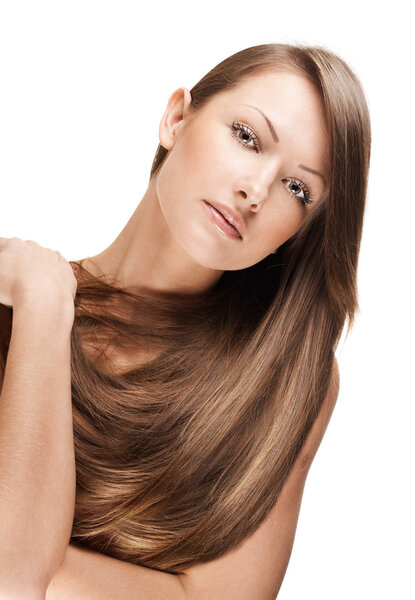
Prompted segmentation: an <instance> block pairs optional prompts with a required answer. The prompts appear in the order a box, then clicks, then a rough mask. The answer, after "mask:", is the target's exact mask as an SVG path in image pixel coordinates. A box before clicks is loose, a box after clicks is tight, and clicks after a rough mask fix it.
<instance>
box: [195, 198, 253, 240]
mask: <svg viewBox="0 0 415 600" xmlns="http://www.w3.org/2000/svg"><path fill="white" fill-rule="evenodd" d="M203 203H204V204H205V206H206V207H207V208H208V210H209V215H210V217H211V218H212V220H213V221H214V222H215V224H216V226H217V227H218V228H219V229H220V230H221V231H222V232H223V233H226V234H227V235H230V236H231V237H233V238H239V239H241V240H242V239H243V236H242V233H243V232H244V222H243V220H242V219H241V218H240V217H239V216H238V215H237V214H236V213H235V212H233V211H232V210H231V209H230V208H229V207H228V206H225V205H223V204H219V203H217V202H215V204H212V203H211V202H208V201H207V200H203Z"/></svg>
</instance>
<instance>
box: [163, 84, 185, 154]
mask: <svg viewBox="0 0 415 600" xmlns="http://www.w3.org/2000/svg"><path fill="white" fill-rule="evenodd" d="M191 100H192V96H191V94H190V92H189V90H188V89H187V88H185V87H181V88H178V89H177V90H175V91H174V92H173V93H172V95H171V96H170V98H169V102H168V104H167V108H166V111H165V113H164V115H163V117H162V119H161V121H160V126H159V138H160V144H161V145H162V146H163V147H164V148H166V150H171V149H172V148H173V146H174V144H175V141H176V136H177V132H178V130H179V129H180V128H181V126H182V125H183V124H184V122H185V119H186V117H187V116H188V114H189V106H190V102H191Z"/></svg>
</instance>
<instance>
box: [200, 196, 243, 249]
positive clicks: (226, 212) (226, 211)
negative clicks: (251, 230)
mask: <svg viewBox="0 0 415 600" xmlns="http://www.w3.org/2000/svg"><path fill="white" fill-rule="evenodd" d="M203 202H205V203H206V204H210V206H213V208H215V209H216V210H217V211H218V212H220V214H221V215H222V216H223V217H224V218H225V219H226V221H228V223H230V224H231V225H233V226H234V227H235V229H236V230H237V231H238V233H239V235H240V236H241V238H242V239H243V238H244V235H245V223H244V221H243V219H242V218H241V217H240V216H239V215H238V214H237V213H236V212H235V211H234V210H232V209H231V208H229V206H226V204H221V203H220V202H214V203H213V202H208V201H207V200H203Z"/></svg>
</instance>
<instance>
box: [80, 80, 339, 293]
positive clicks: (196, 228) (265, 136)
mask: <svg viewBox="0 0 415 600" xmlns="http://www.w3.org/2000/svg"><path fill="white" fill-rule="evenodd" d="M190 101H191V96H190V92H189V90H188V89H187V88H184V87H181V88H178V89H177V90H175V91H174V92H173V93H172V95H171V96H170V99H169V102H168V105H167V108H166V111H165V113H164V115H163V117H162V119H161V122H160V126H159V140H160V144H161V145H162V146H164V147H165V148H166V149H167V150H168V151H169V154H168V155H167V157H166V159H165V161H164V163H163V165H162V166H161V169H160V171H159V172H158V174H157V176H156V177H155V178H154V179H153V181H151V182H150V184H149V186H148V189H147V190H146V192H145V194H144V196H143V198H142V200H141V201H140V203H139V204H138V206H137V208H136V209H135V211H134V213H133V215H132V216H131V218H130V220H129V221H128V223H127V224H126V225H125V227H124V229H123V230H122V231H121V233H120V234H119V235H118V236H117V238H116V239H115V241H114V242H113V243H112V244H111V245H110V246H109V247H108V248H107V249H106V250H104V251H103V252H101V253H99V254H97V255H96V256H93V257H88V258H86V259H85V260H84V263H83V264H84V267H85V268H86V269H88V270H89V271H90V272H91V273H93V274H95V275H97V274H102V273H103V274H105V275H110V276H111V279H112V278H115V279H116V280H117V281H118V282H119V284H120V285H122V286H124V287H125V288H127V289H131V290H135V291H140V292H141V293H148V294H150V295H151V294H155V295H157V293H159V292H164V291H168V292H180V293H187V294H198V293H203V292H204V291H207V290H208V289H209V288H211V287H212V286H213V285H214V284H215V283H216V282H217V281H218V279H219V278H220V276H221V275H222V273H223V272H224V271H225V270H236V269H244V268H246V267H249V266H251V265H253V264H256V263H257V262H259V261H261V260H262V259H263V258H265V257H266V256H267V255H268V254H270V253H271V252H273V251H275V250H276V249H277V248H278V247H279V246H280V245H281V244H282V243H284V242H285V241H286V240H287V239H289V238H290V237H291V236H292V235H293V234H294V233H295V232H296V231H297V230H298V229H299V227H300V225H301V224H302V222H303V220H304V219H305V218H306V216H307V215H308V213H309V212H310V211H313V210H314V209H315V207H316V206H317V205H318V203H319V202H321V201H322V199H323V198H324V194H325V192H326V190H325V187H324V181H323V178H322V177H320V176H318V175H315V174H312V173H310V172H308V171H306V170H303V169H302V168H300V167H299V166H298V165H305V166H307V167H309V168H311V169H313V170H317V171H319V172H320V173H321V174H322V175H323V176H324V178H325V180H326V181H327V177H328V169H329V152H328V142H327V136H326V132H325V125H324V120H323V116H322V107H321V101H320V99H319V96H318V92H317V91H316V90H315V88H314V87H313V85H312V84H311V83H310V82H309V81H308V80H306V79H305V78H303V77H301V76H299V75H296V74H293V73H287V72H273V73H263V74H256V75H253V76H251V77H250V78H249V79H247V80H246V81H244V82H242V83H240V84H239V85H238V86H236V87H235V88H234V89H232V90H228V91H226V92H223V93H220V94H217V95H216V96H214V97H213V98H212V99H211V100H210V101H209V102H208V103H207V104H206V105H205V106H203V107H202V108H200V109H198V111H192V110H191V107H190V106H189V105H190ZM245 105H250V106H245ZM252 106H255V107H257V108H259V109H260V110H261V111H262V112H263V113H265V115H267V117H268V118H269V120H270V122H271V123H272V124H273V126H274V129H275V131H276V134H277V137H278V141H276V139H274V137H273V135H272V134H271V132H270V130H269V127H268V126H267V122H266V120H265V118H264V117H263V116H262V115H261V113H260V112H259V111H258V110H256V109H255V108H252ZM235 123H242V124H243V125H245V126H246V127H247V128H248V129H245V130H238V129H236V130H234V129H233V128H232V125H234V126H235ZM254 140H257V141H258V144H259V146H258V147H256V146H255V142H254ZM293 178H295V181H293ZM298 182H300V185H299V184H298ZM301 183H304V184H305V185H306V186H307V188H308V190H310V191H311V192H312V203H311V204H306V205H304V204H303V203H302V201H301V200H302V199H303V198H304V197H306V196H307V194H306V193H304V191H303V190H302V189H301ZM203 200H207V201H210V202H213V203H214V202H215V201H216V202H221V203H223V204H226V205H227V206H228V207H230V208H231V209H232V210H233V211H235V212H237V213H238V215H239V216H240V217H241V218H242V219H243V221H244V224H245V232H244V235H243V239H238V238H231V237H229V236H227V235H225V234H224V233H223V232H221V231H220V230H219V229H218V228H217V227H216V225H215V224H214V223H213V222H212V221H211V220H210V218H209V216H208V215H207V211H206V207H205V204H204V202H203Z"/></svg>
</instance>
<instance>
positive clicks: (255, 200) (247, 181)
mask: <svg viewBox="0 0 415 600" xmlns="http://www.w3.org/2000/svg"><path fill="white" fill-rule="evenodd" d="M275 177H276V171H275V166H274V168H273V166H272V165H271V166H270V165H267V168H265V169H264V171H263V173H258V172H255V173H253V174H252V175H251V176H247V175H246V176H245V178H244V179H243V180H242V181H240V182H239V186H238V187H239V189H238V195H240V196H242V198H244V200H245V201H246V200H248V202H249V204H250V208H251V210H252V211H253V212H257V211H259V210H261V208H262V205H263V204H264V202H265V201H266V199H267V198H268V196H269V192H270V187H271V185H272V183H273V182H274V181H275ZM245 203H246V202H245Z"/></svg>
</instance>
